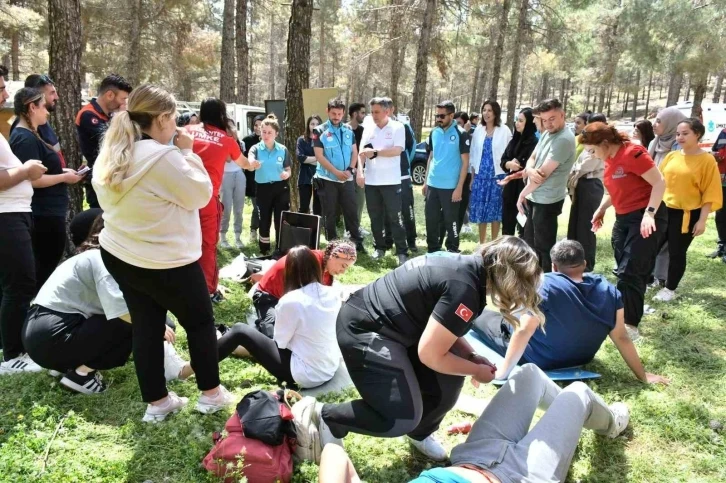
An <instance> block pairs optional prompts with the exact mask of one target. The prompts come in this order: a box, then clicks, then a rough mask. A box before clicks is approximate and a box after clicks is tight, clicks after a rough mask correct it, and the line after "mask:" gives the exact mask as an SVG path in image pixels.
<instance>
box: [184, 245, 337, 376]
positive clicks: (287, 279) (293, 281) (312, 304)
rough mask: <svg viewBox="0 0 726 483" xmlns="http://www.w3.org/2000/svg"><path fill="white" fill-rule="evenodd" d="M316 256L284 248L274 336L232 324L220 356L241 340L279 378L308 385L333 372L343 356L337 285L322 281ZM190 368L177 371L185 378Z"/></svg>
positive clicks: (302, 248) (301, 248)
mask: <svg viewBox="0 0 726 483" xmlns="http://www.w3.org/2000/svg"><path fill="white" fill-rule="evenodd" d="M318 258H319V257H318V255H316V253H315V252H314V251H313V250H310V249H309V248H308V247H306V246H297V247H294V248H292V249H291V250H290V251H289V252H288V254H287V255H286V256H285V273H284V277H283V280H284V283H285V285H284V295H283V296H282V298H281V299H280V301H279V302H278V304H277V306H276V307H275V312H276V313H277V323H276V324H275V326H274V334H273V338H272V339H270V338H268V337H267V336H266V335H264V334H261V333H260V332H258V331H257V330H256V329H255V328H254V327H252V326H250V325H247V324H246V323H242V322H240V323H238V324H235V325H234V327H232V328H231V329H230V330H228V331H227V332H225V333H224V335H223V336H222V338H220V339H219V340H218V341H217V347H218V350H219V360H220V361H221V360H222V359H225V358H226V357H228V356H229V355H230V354H232V352H233V351H235V350H236V349H237V347H238V346H242V347H244V348H245V349H246V350H247V351H248V352H249V354H250V355H251V356H252V357H254V358H255V359H256V360H257V362H259V363H260V365H262V367H264V368H265V369H266V370H268V371H269V372H270V373H271V374H272V375H273V376H275V377H276V378H277V380H278V384H282V383H283V382H287V384H288V386H290V387H297V386H299V387H303V388H309V387H316V386H319V385H321V384H324V383H326V382H328V381H329V380H331V379H332V378H333V376H334V375H335V371H337V370H338V365H339V364H340V358H341V355H340V349H339V348H338V342H337V338H336V330H335V323H336V322H335V321H336V318H337V317H338V311H339V310H340V305H341V297H340V292H339V291H338V290H337V289H334V288H331V287H326V286H325V285H323V284H322V280H323V275H322V270H321V268H320V262H319V260H318ZM192 373H193V370H192V367H191V365H189V364H187V365H186V366H185V367H184V369H183V370H182V371H181V374H180V377H181V378H182V379H186V378H187V377H188V376H190V375H191V374H192Z"/></svg>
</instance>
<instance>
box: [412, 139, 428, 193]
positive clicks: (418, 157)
mask: <svg viewBox="0 0 726 483" xmlns="http://www.w3.org/2000/svg"><path fill="white" fill-rule="evenodd" d="M427 149H428V143H427V142H426V141H421V142H420V143H418V144H417V145H416V153H415V154H414V155H413V161H412V162H411V181H413V184H415V185H419V186H420V185H422V184H424V183H425V182H426V166H427V164H428V161H429V153H428V151H427Z"/></svg>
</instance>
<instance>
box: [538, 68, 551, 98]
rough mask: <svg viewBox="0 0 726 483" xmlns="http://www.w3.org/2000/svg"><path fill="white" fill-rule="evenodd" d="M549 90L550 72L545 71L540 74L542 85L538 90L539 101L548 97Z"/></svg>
mask: <svg viewBox="0 0 726 483" xmlns="http://www.w3.org/2000/svg"><path fill="white" fill-rule="evenodd" d="M549 92H550V73H549V72H545V73H544V74H542V87H541V88H540V91H539V101H544V100H545V99H547V98H548V97H549V95H548V94H549Z"/></svg>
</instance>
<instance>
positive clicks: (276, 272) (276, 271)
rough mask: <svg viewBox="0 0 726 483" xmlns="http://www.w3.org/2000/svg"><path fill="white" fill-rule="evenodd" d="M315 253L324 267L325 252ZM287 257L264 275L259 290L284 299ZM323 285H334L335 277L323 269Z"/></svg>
mask: <svg viewBox="0 0 726 483" xmlns="http://www.w3.org/2000/svg"><path fill="white" fill-rule="evenodd" d="M313 253H314V254H315V256H316V257H317V258H318V261H319V262H320V266H321V267H322V266H323V252H322V250H313ZM286 260H287V255H285V256H284V257H282V258H281V259H279V260H278V261H276V262H275V264H274V265H273V266H271V267H270V269H269V270H268V271H266V272H265V275H263V277H262V280H260V283H259V286H258V289H259V290H262V291H263V292H267V293H268V294H270V295H272V296H273V297H275V298H278V299H279V298H282V296H283V295H284V292H285V261H286ZM323 285H327V286H328V287H329V286H331V285H333V276H332V275H330V274H329V273H328V272H326V271H325V270H324V269H323Z"/></svg>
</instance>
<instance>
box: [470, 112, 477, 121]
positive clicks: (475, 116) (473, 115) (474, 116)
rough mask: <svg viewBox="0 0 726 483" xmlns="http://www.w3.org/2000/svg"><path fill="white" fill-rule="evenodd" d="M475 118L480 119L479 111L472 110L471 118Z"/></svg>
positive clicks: (471, 119)
mask: <svg viewBox="0 0 726 483" xmlns="http://www.w3.org/2000/svg"><path fill="white" fill-rule="evenodd" d="M474 119H479V113H478V112H472V113H471V114H469V120H470V121H473V120H474Z"/></svg>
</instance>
